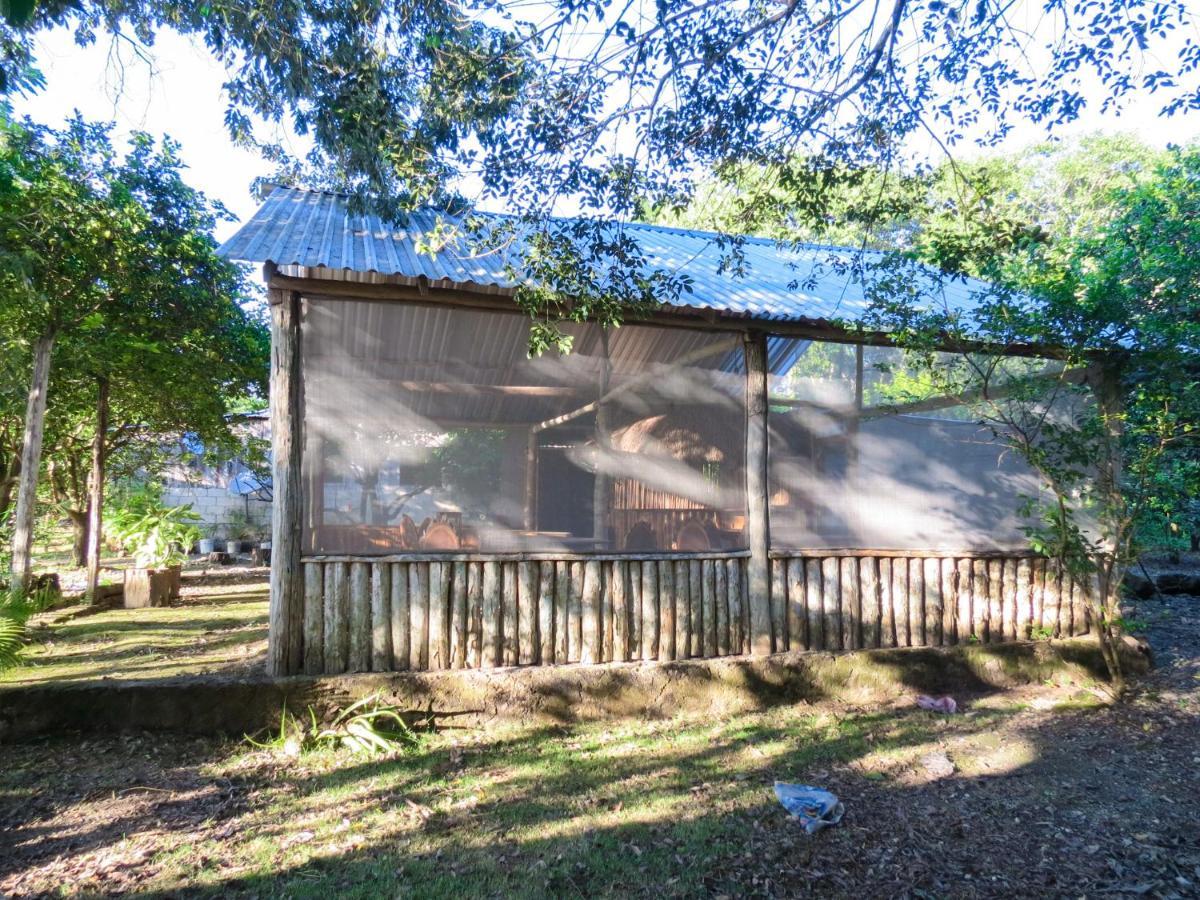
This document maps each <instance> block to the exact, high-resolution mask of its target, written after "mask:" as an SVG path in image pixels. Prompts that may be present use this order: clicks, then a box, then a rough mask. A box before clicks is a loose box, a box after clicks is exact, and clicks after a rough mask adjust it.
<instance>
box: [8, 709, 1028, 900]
mask: <svg viewBox="0 0 1200 900" xmlns="http://www.w3.org/2000/svg"><path fill="white" fill-rule="evenodd" d="M1010 714H1011V713H1010V712H1009V711H1006V710H1000V709H993V710H985V711H982V712H980V713H978V714H976V715H973V716H971V717H970V718H966V717H958V718H957V719H951V718H947V717H939V716H935V715H932V714H928V713H924V712H920V711H916V710H905V711H903V712H902V713H900V714H897V713H896V711H894V710H889V711H886V712H859V713H853V712H846V711H841V712H833V711H828V710H815V711H814V709H813V708H811V707H792V708H785V709H780V710H775V711H770V712H766V713H756V714H749V715H739V716H733V717H730V718H727V719H723V720H720V721H713V720H698V719H676V720H668V721H660V722H635V723H629V724H624V725H620V726H616V727H614V726H611V725H595V726H579V727H575V728H570V729H545V728H537V729H529V728H518V727H512V728H507V729H494V730H491V731H488V732H473V733H463V734H458V735H456V734H454V733H442V734H437V735H429V736H426V737H425V738H424V739H423V741H422V744H421V746H420V748H419V749H418V750H416V751H415V752H409V753H405V754H400V755H396V756H394V757H392V758H385V759H370V758H362V757H357V756H353V755H350V754H348V753H346V752H344V751H317V752H313V753H308V754H305V755H303V756H300V757H289V756H287V755H285V754H284V753H283V752H280V751H264V750H257V749H252V748H249V747H248V745H242V746H237V747H233V746H228V745H227V746H225V747H223V748H222V749H221V750H220V751H219V752H218V753H216V754H215V756H216V758H215V759H213V760H210V761H206V762H203V763H201V764H200V765H199V767H198V769H199V772H200V775H201V779H200V780H201V782H202V783H207V784H212V785H224V786H226V787H225V788H223V789H224V790H227V791H228V792H229V793H230V794H232V795H240V796H242V797H244V798H245V802H244V803H243V804H242V806H241V807H240V808H239V809H237V810H236V811H233V812H232V813H230V814H227V815H224V816H222V815H211V814H207V813H206V814H205V815H204V821H203V822H201V823H199V825H198V827H194V828H192V829H190V830H182V831H180V830H177V829H173V828H171V827H170V822H164V824H165V825H166V826H167V828H166V830H165V831H164V829H162V828H155V829H151V833H152V835H155V836H153V837H150V838H148V839H146V838H141V837H140V836H138V835H137V831H138V827H137V826H138V823H137V822H136V821H129V820H124V821H122V819H121V818H120V816H119V815H117V816H116V817H115V818H114V819H113V821H112V827H113V828H114V829H120V830H121V832H122V834H124V835H127V837H126V838H125V839H124V840H125V842H126V844H125V850H126V851H130V852H132V851H133V850H134V848H135V845H136V844H138V843H142V844H143V846H142V848H141V850H140V851H139V856H138V858H139V859H143V860H145V862H146V863H147V877H146V878H145V880H141V881H139V883H138V885H137V887H138V889H139V890H142V891H164V892H166V891H171V892H173V891H177V890H180V889H181V888H182V889H188V890H189V891H197V892H200V893H206V894H207V893H211V894H213V895H217V894H221V895H224V894H228V893H230V892H231V891H236V892H243V893H248V894H255V895H259V896H287V897H328V896H339V897H376V896H423V897H424V896H428V897H446V896H469V897H485V896H504V897H525V896H530V897H533V896H551V895H553V896H563V895H576V894H581V895H591V894H593V893H602V894H605V895H625V894H627V893H644V892H645V888H646V887H647V885H648V884H651V883H653V884H657V885H659V886H660V887H661V888H662V893H663V894H665V895H668V896H695V895H699V894H704V893H712V892H716V893H721V892H722V891H724V892H727V893H734V892H737V889H738V884H737V879H738V878H739V877H740V876H739V875H738V874H737V873H739V872H740V871H742V870H743V869H745V867H746V862H747V861H746V860H744V859H743V858H742V857H743V854H744V853H745V852H746V849H747V835H748V834H753V833H755V832H756V831H757V832H761V831H762V830H763V829H764V828H767V829H771V830H774V831H776V832H777V834H778V835H779V836H781V837H782V838H783V839H784V840H785V841H786V842H787V843H788V844H789V846H790V845H792V844H793V843H794V842H797V841H803V840H807V839H806V838H804V837H803V836H802V835H801V833H800V832H799V830H798V829H797V828H795V826H794V825H793V823H792V822H791V821H790V820H789V819H788V817H787V815H786V814H785V813H784V812H783V811H782V809H781V808H780V807H779V806H778V805H777V804H776V803H775V801H774V797H773V794H772V792H771V785H772V782H773V780H775V779H780V780H789V781H800V782H814V783H819V784H826V785H831V786H833V787H834V788H835V789H837V790H838V791H839V792H849V793H851V794H853V793H854V792H855V791H856V790H862V789H863V788H864V787H865V786H867V785H871V784H873V783H875V782H881V781H883V782H887V783H888V784H889V785H895V784H903V783H904V782H905V780H906V779H907V778H909V777H910V774H911V771H910V770H911V766H912V764H913V760H914V759H916V758H917V757H919V756H920V754H921V753H923V752H926V751H928V749H929V748H930V747H931V746H936V745H938V743H939V742H941V741H944V740H946V739H948V738H952V737H954V736H955V735H957V734H966V733H977V732H981V733H988V732H990V731H991V730H992V728H993V726H994V725H995V724H996V723H998V722H1000V721H1002V720H1003V719H1004V718H1005V717H1007V716H1009V715H1010ZM993 749H994V748H993ZM0 779H2V780H0V787H3V788H5V789H6V790H5V791H4V792H5V793H7V794H8V796H9V798H10V800H11V799H15V796H14V789H16V790H17V791H19V790H20V788H19V787H17V786H16V785H14V784H12V782H13V780H14V778H13V776H8V777H7V778H4V777H3V776H0ZM4 781H8V782H9V783H8V784H4ZM191 787H192V793H193V794H196V793H197V784H196V783H195V782H194V781H193V782H192V783H191ZM108 789H109V788H108V786H107V785H100V786H93V787H92V793H93V794H94V795H102V794H104V792H105V791H106V790H108ZM125 789H126V790H129V791H133V790H136V789H137V788H136V787H135V786H126V788H125ZM144 789H145V790H146V791H148V792H153V791H155V790H163V789H161V788H157V787H156V786H155V785H154V784H149V785H147V786H146V787H145V788H144ZM164 793H165V790H164ZM200 793H203V789H201V790H200ZM144 796H145V797H146V802H149V803H151V804H153V803H154V801H155V800H156V799H158V798H156V797H155V795H154V794H153V793H149V794H147V795H144ZM114 797H115V795H114ZM112 813H113V810H112V809H111V808H109V809H108V810H106V814H107V815H109V816H112ZM860 813H861V810H860ZM145 815H146V816H147V819H148V820H154V819H156V818H157V817H159V816H160V814H159V813H146V814H145ZM71 831H72V832H73V833H75V834H79V833H80V829H79V828H78V827H77V826H76V827H73V828H72V829H71ZM84 831H85V832H86V829H84ZM146 841H148V842H149V844H150V846H144V844H145V842H146ZM110 856H111V851H110ZM118 856H119V854H118ZM93 871H94V870H93ZM95 887H96V885H93V886H92V887H91V888H89V886H88V884H87V883H86V882H84V883H83V884H80V885H79V886H78V889H79V890H82V891H84V892H87V891H88V890H91V889H94V888H95Z"/></svg>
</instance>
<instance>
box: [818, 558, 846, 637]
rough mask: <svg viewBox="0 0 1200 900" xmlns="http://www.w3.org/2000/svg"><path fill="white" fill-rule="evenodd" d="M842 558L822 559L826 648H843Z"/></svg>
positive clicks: (823, 616)
mask: <svg viewBox="0 0 1200 900" xmlns="http://www.w3.org/2000/svg"><path fill="white" fill-rule="evenodd" d="M840 570H841V560H840V559H839V558H838V557H836V556H827V557H825V558H824V559H822V560H821V593H822V602H823V608H822V610H821V617H822V619H823V620H824V631H825V649H826V650H841V649H842V622H841V617H842V609H841V604H842V579H841V571H840Z"/></svg>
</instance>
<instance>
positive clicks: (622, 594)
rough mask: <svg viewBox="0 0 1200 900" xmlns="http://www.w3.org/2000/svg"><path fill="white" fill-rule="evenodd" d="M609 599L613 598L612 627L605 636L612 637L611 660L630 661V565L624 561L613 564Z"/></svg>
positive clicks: (616, 561) (611, 607)
mask: <svg viewBox="0 0 1200 900" xmlns="http://www.w3.org/2000/svg"><path fill="white" fill-rule="evenodd" d="M608 595H609V597H611V598H612V604H611V606H610V609H611V611H612V627H611V628H610V629H608V630H606V631H605V635H609V634H611V635H612V653H611V654H610V655H609V659H612V660H627V659H629V565H628V563H626V562H625V561H624V560H615V561H614V562H613V564H612V578H611V580H610V581H609V591H608Z"/></svg>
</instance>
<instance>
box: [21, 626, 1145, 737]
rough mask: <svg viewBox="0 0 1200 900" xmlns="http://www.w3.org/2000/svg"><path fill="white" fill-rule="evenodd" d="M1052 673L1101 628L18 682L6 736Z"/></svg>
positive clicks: (1081, 666)
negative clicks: (637, 658)
mask: <svg viewBox="0 0 1200 900" xmlns="http://www.w3.org/2000/svg"><path fill="white" fill-rule="evenodd" d="M1125 664H1126V668H1127V671H1128V672H1129V673H1130V674H1138V673H1142V672H1145V671H1147V670H1148V668H1149V666H1150V656H1149V651H1148V648H1147V647H1146V645H1145V644H1144V643H1140V642H1137V641H1133V640H1127V641H1126V644H1125ZM1048 678H1058V679H1060V680H1061V679H1065V680H1068V681H1073V682H1076V683H1084V682H1088V681H1096V680H1103V678H1104V666H1103V662H1102V660H1101V658H1100V654H1099V652H1098V650H1097V648H1096V646H1095V643H1094V640H1093V639H1091V638H1076V639H1073V640H1066V641H1052V642H1033V643H1012V644H994V645H965V646H959V647H914V648H909V649H899V650H866V651H858V652H850V653H779V654H775V655H772V656H766V657H725V658H721V659H704V660H701V659H697V660H686V661H680V662H671V663H609V664H606V665H589V666H581V665H568V666H545V667H542V666H527V667H522V668H508V669H490V670H478V669H464V670H456V671H447V672H407V673H405V672H396V673H391V672H389V673H364V674H357V675H340V676H325V677H319V678H313V677H296V678H279V679H272V678H268V677H266V676H265V675H263V676H255V677H250V678H247V677H245V676H243V677H238V678H234V677H222V676H191V677H181V678H173V679H162V680H156V681H120V682H117V681H108V682H88V683H80V684H62V685H38V686H23V687H17V686H14V687H5V688H2V689H0V740H2V741H11V740H18V739H22V738H26V737H32V736H34V735H39V734H47V733H54V732H65V731H82V732H114V731H124V730H147V731H181V732H188V733H193V734H232V735H240V734H242V733H247V732H254V731H257V730H260V729H263V728H269V727H272V726H277V725H278V722H279V715H280V711H281V710H282V709H283V708H284V706H285V705H286V706H287V708H288V709H289V710H290V711H291V712H293V713H295V714H304V713H305V711H306V710H307V708H308V707H309V706H312V707H314V708H315V709H317V710H318V712H319V713H321V714H322V715H328V713H329V712H330V711H332V710H333V709H335V708H338V707H340V706H342V705H343V704H345V703H347V702H349V701H350V700H352V699H355V698H358V697H362V696H366V695H368V694H371V693H374V692H377V691H378V692H380V693H382V694H383V695H385V696H386V697H388V698H390V700H391V702H393V703H395V704H396V705H398V706H400V707H401V708H402V709H404V710H407V711H408V713H409V717H410V718H411V719H412V720H414V721H419V722H420V721H424V722H431V723H433V724H443V725H444V724H457V725H482V724H486V723H487V722H491V721H496V720H509V721H522V722H528V723H531V724H534V723H542V724H545V723H568V722H579V721H588V720H596V719H617V718H626V717H640V718H657V717H665V716H671V715H674V714H676V713H693V714H712V715H721V714H729V713H735V712H745V711H751V710H755V709H764V708H766V707H769V706H772V705H775V704H781V703H804V702H818V701H821V700H840V701H845V702H852V703H871V702H881V701H886V700H891V699H894V698H896V697H897V696H901V695H904V694H911V693H914V692H920V693H929V694H939V693H955V694H968V695H972V694H973V695H979V694H984V693H989V692H994V691H997V690H1003V689H1005V688H1009V687H1015V686H1018V685H1022V684H1029V683H1033V682H1040V681H1044V680H1046V679H1048Z"/></svg>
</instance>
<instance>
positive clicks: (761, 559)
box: [745, 332, 774, 655]
mask: <svg viewBox="0 0 1200 900" xmlns="http://www.w3.org/2000/svg"><path fill="white" fill-rule="evenodd" d="M745 353H746V514H747V524H748V528H747V531H748V534H749V538H750V558H749V559H748V560H747V583H748V586H749V592H748V593H749V596H748V597H747V601H748V602H749V604H750V652H751V653H754V654H756V655H764V654H768V653H771V652H773V650H774V647H773V646H772V643H773V642H772V633H771V584H770V579H771V572H770V568H771V563H770V559H769V557H768V555H767V554H768V551H769V549H770V546H771V538H770V523H769V521H768V518H767V516H768V511H767V485H768V478H767V336H766V334H765V333H762V332H759V333H755V334H750V335H748V336H747V337H746V342H745Z"/></svg>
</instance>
